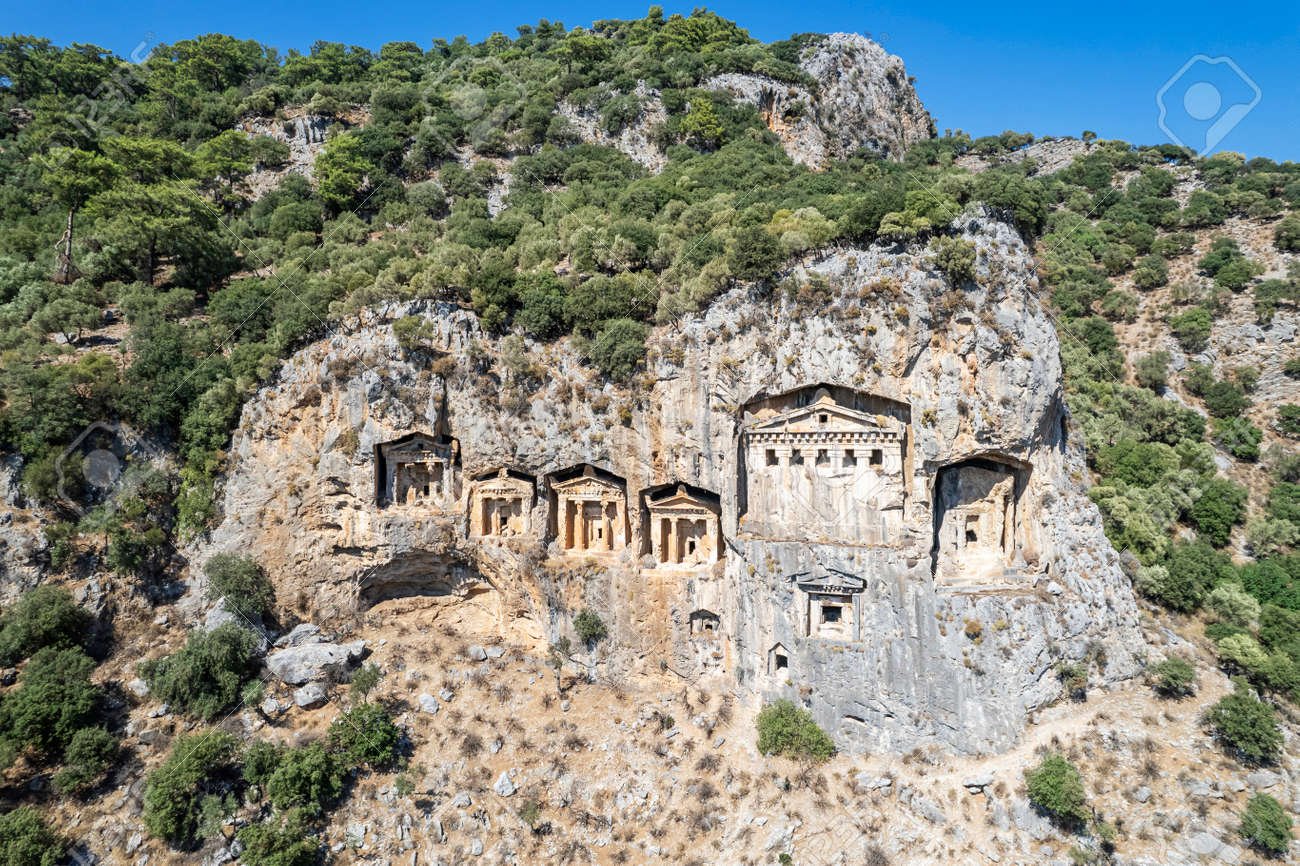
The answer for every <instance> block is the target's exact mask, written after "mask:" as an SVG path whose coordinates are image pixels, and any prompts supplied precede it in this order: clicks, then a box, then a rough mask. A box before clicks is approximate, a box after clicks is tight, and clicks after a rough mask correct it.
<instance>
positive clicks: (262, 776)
mask: <svg viewBox="0 0 1300 866" xmlns="http://www.w3.org/2000/svg"><path fill="white" fill-rule="evenodd" d="M284 751H285V750H284V747H283V746H280V745H277V744H275V743H268V742H266V741H265V740H258V741H257V742H255V743H251V744H249V746H248V748H247V749H245V750H244V781H245V782H248V783H249V784H250V785H265V784H266V780H267V779H269V778H271V774H272V773H274V772H275V768H276V767H278V766H280V759H281V758H283V757H284Z"/></svg>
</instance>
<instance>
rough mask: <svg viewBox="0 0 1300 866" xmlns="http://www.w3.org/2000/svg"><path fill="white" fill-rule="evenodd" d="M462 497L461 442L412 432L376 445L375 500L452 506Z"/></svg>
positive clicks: (441, 507)
mask: <svg viewBox="0 0 1300 866" xmlns="http://www.w3.org/2000/svg"><path fill="white" fill-rule="evenodd" d="M459 500H460V446H459V444H458V443H457V442H456V440H455V439H452V438H450V437H446V436H443V437H433V436H429V435H427V434H425V433H411V434H409V435H407V436H403V437H402V438H400V439H394V440H393V441H391V442H383V443H381V444H379V445H376V446H375V502H376V504H378V505H380V506H384V505H399V506H424V507H426V508H438V509H450V508H454V507H455V505H456V503H457V502H458V501H459Z"/></svg>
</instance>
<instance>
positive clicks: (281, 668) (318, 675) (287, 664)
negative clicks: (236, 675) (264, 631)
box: [266, 640, 366, 686]
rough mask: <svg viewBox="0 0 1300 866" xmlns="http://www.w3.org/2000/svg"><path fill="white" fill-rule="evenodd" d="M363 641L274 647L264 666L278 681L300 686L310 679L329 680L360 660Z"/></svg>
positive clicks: (364, 646)
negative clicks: (275, 649)
mask: <svg viewBox="0 0 1300 866" xmlns="http://www.w3.org/2000/svg"><path fill="white" fill-rule="evenodd" d="M365 651H366V642H365V641H361V640H358V641H353V642H351V643H346V644H336V643H311V644H304V645H301V646H290V647H286V648H285V649H282V650H277V651H276V652H273V653H271V654H270V655H269V656H267V657H266V667H267V669H269V670H270V671H271V673H273V674H275V675H276V676H277V677H279V678H280V680H281V681H282V682H284V683H286V684H288V685H291V686H300V685H303V684H304V683H308V682H311V681H313V680H324V679H330V678H333V677H334V676H336V675H337V674H338V673H341V672H342V671H343V670H344V669H346V668H347V666H348V665H350V664H353V663H354V662H357V661H359V660H360V659H361V657H362V656H363V655H364V654H365Z"/></svg>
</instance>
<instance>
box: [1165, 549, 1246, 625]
mask: <svg viewBox="0 0 1300 866" xmlns="http://www.w3.org/2000/svg"><path fill="white" fill-rule="evenodd" d="M1163 572H1164V574H1163V576H1162V579H1161V580H1159V581H1156V582H1154V584H1153V585H1148V586H1143V587H1142V591H1143V592H1144V593H1146V594H1147V595H1150V596H1151V597H1153V598H1155V599H1156V600H1157V601H1159V602H1161V603H1162V604H1164V605H1165V606H1167V607H1171V608H1173V609H1174V610H1178V611H1183V612H1184V613H1189V612H1191V611H1193V610H1196V609H1197V608H1198V607H1200V606H1201V602H1202V601H1203V600H1204V599H1205V596H1206V595H1207V594H1209V592H1210V589H1211V588H1213V587H1214V586H1215V585H1216V584H1218V583H1219V582H1221V581H1222V580H1224V579H1226V578H1227V577H1228V576H1230V575H1231V574H1232V573H1233V568H1232V560H1230V559H1229V558H1228V557H1227V556H1226V555H1224V554H1222V553H1219V552H1218V551H1217V550H1214V549H1213V548H1212V547H1210V546H1209V545H1208V544H1206V543H1205V542H1204V541H1196V542H1187V541H1178V542H1175V543H1174V544H1173V545H1172V546H1171V547H1170V548H1169V554H1168V556H1167V557H1166V558H1165V562H1164V565H1163Z"/></svg>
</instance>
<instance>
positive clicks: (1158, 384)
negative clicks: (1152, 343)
mask: <svg viewBox="0 0 1300 866" xmlns="http://www.w3.org/2000/svg"><path fill="white" fill-rule="evenodd" d="M1133 376H1134V378H1136V379H1137V383H1138V384H1139V385H1141V386H1142V387H1143V388H1149V389H1151V390H1152V391H1156V392H1159V391H1163V390H1164V388H1165V386H1166V385H1167V384H1169V353H1168V352H1152V353H1151V354H1150V355H1143V356H1142V357H1141V358H1138V360H1137V363H1135V364H1134V365H1133Z"/></svg>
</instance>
